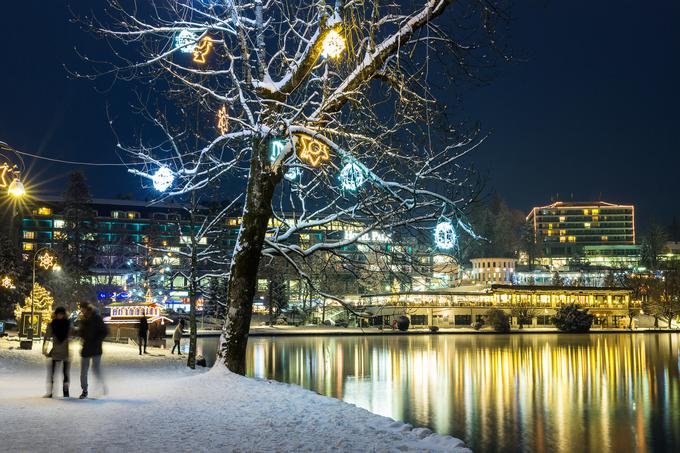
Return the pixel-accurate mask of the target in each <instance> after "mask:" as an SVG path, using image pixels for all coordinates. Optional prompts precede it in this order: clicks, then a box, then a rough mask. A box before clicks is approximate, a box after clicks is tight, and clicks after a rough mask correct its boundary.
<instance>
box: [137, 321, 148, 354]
mask: <svg viewBox="0 0 680 453" xmlns="http://www.w3.org/2000/svg"><path fill="white" fill-rule="evenodd" d="M148 335H149V322H148V321H147V320H146V316H142V317H141V318H139V326H137V343H138V344H139V355H142V342H143V343H144V354H146V353H147V352H146V341H147V337H148Z"/></svg>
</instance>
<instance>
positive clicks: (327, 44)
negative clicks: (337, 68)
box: [321, 30, 347, 59]
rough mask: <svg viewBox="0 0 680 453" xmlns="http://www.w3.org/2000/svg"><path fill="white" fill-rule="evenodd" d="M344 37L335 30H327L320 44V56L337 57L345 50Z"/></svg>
mask: <svg viewBox="0 0 680 453" xmlns="http://www.w3.org/2000/svg"><path fill="white" fill-rule="evenodd" d="M345 47H347V45H346V44H345V38H343V37H342V35H341V34H340V33H338V32H337V31H335V30H331V31H329V32H328V34H327V35H326V37H325V38H324V40H323V44H322V45H321V56H322V57H324V58H332V59H335V58H338V57H339V56H340V54H342V52H343V51H344V50H345Z"/></svg>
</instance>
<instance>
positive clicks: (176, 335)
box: [172, 324, 184, 341]
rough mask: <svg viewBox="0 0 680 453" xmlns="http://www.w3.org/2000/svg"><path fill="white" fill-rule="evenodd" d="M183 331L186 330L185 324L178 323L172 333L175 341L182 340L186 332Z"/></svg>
mask: <svg viewBox="0 0 680 453" xmlns="http://www.w3.org/2000/svg"><path fill="white" fill-rule="evenodd" d="M183 331H184V326H183V325H182V324H178V325H177V328H176V329H175V331H174V332H173V333H172V340H173V341H180V340H181V339H182V333H184V332H183Z"/></svg>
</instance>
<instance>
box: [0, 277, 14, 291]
mask: <svg viewBox="0 0 680 453" xmlns="http://www.w3.org/2000/svg"><path fill="white" fill-rule="evenodd" d="M0 285H2V287H3V288H5V289H12V288H14V283H13V282H12V279H11V278H10V277H9V275H5V276H4V277H2V280H0Z"/></svg>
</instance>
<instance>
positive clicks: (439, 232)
mask: <svg viewBox="0 0 680 453" xmlns="http://www.w3.org/2000/svg"><path fill="white" fill-rule="evenodd" d="M456 242H458V237H457V236H456V230H454V229H453V224H452V223H451V221H450V220H449V219H447V218H442V219H440V220H439V222H437V226H436V227H435V230H434V243H435V245H436V246H437V247H438V248H440V249H442V250H451V249H452V248H454V247H455V246H456Z"/></svg>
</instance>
